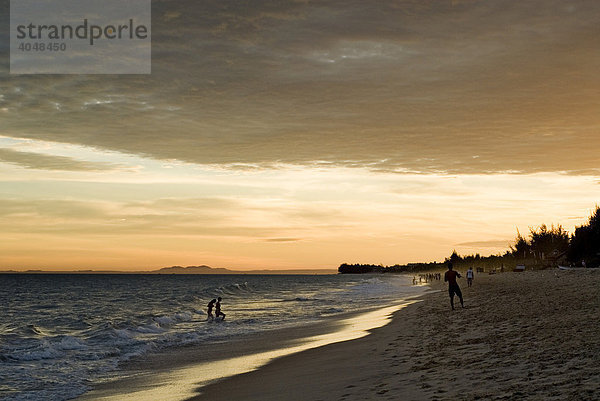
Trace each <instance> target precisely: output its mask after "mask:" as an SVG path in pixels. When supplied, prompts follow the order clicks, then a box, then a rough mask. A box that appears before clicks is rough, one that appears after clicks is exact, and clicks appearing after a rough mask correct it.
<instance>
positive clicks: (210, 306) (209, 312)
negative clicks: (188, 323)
mask: <svg viewBox="0 0 600 401" xmlns="http://www.w3.org/2000/svg"><path fill="white" fill-rule="evenodd" d="M219 299H220V298H219ZM215 302H217V300H216V299H213V300H212V301H210V302H209V303H208V306H207V309H206V314H207V316H206V320H209V319H210V320H214V319H215V317H214V316H213V314H212V310H213V307H214V306H215ZM219 309H220V307H219ZM219 309H217V311H218V310H219Z"/></svg>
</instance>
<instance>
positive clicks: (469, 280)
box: [467, 267, 473, 287]
mask: <svg viewBox="0 0 600 401" xmlns="http://www.w3.org/2000/svg"><path fill="white" fill-rule="evenodd" d="M472 285H473V268H472V267H469V270H467V287H471V286H472Z"/></svg>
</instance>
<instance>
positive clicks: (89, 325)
mask: <svg viewBox="0 0 600 401" xmlns="http://www.w3.org/2000/svg"><path fill="white" fill-rule="evenodd" d="M411 284H412V278H411V277H408V276H403V275H121V274H119V275H108V274H107V275H76V274H28V275H26V274H4V275H0V305H2V314H1V315H0V399H2V400H67V399H72V398H75V397H77V396H79V395H81V394H83V393H85V392H86V391H88V390H90V389H91V387H92V385H93V384H94V383H95V382H97V381H99V380H106V379H107V378H110V377H111V376H115V375H118V371H119V370H118V369H119V365H120V364H122V363H123V362H125V361H128V360H130V359H132V358H135V357H138V356H142V355H145V354H149V353H156V352H159V351H162V352H164V351H165V350H168V349H169V348H172V347H181V346H185V345H190V344H197V343H203V344H207V343H211V342H224V341H227V340H228V339H233V338H236V339H240V338H242V339H243V336H244V335H249V334H254V333H260V332H263V331H268V330H274V329H280V328H286V327H294V326H302V325H307V324H312V323H318V322H320V321H327V320H331V319H336V317H339V316H342V315H343V314H345V313H347V312H356V311H362V310H368V309H373V308H378V307H385V306H388V305H390V304H392V303H394V302H398V301H401V300H403V299H406V298H408V297H410V296H414V295H418V294H420V293H422V292H423V288H422V287H418V286H417V287H415V286H412V285H411ZM219 296H220V297H222V298H223V301H222V310H223V312H224V313H226V315H227V318H226V319H225V320H224V321H222V322H207V316H206V305H207V304H208V302H209V301H210V300H211V299H213V298H216V297H219Z"/></svg>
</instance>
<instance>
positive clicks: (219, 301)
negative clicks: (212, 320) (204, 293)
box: [215, 297, 225, 320]
mask: <svg viewBox="0 0 600 401" xmlns="http://www.w3.org/2000/svg"><path fill="white" fill-rule="evenodd" d="M219 316H223V319H221V320H225V314H224V313H223V312H221V297H219V298H217V305H216V307H215V317H216V318H218V317H219Z"/></svg>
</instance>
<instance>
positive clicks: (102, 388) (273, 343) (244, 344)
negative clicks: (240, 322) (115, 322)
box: [78, 299, 416, 401]
mask: <svg viewBox="0 0 600 401" xmlns="http://www.w3.org/2000/svg"><path fill="white" fill-rule="evenodd" d="M414 302H416V301H414V300H410V299H407V300H405V301H402V302H396V303H395V304H393V305H389V306H384V307H381V308H375V309H371V310H369V311H362V312H348V313H345V314H341V315H337V316H335V317H332V318H331V319H326V320H324V321H322V322H318V323H313V324H309V325H302V326H297V327H289V328H283V329H278V330H271V331H267V332H262V333H255V334H249V335H246V336H244V338H243V339H238V340H236V339H232V338H229V339H227V340H226V341H225V340H224V341H221V342H216V343H215V342H212V343H210V344H204V345H203V344H196V345H189V346H186V347H180V348H172V349H167V350H164V351H163V352H159V353H153V354H148V355H146V356H143V357H139V358H136V359H134V360H132V361H130V362H129V363H126V364H125V365H123V366H121V369H120V370H119V371H118V372H117V373H118V376H117V377H115V378H113V379H110V380H107V381H106V382H104V383H95V385H94V389H93V390H92V391H90V392H88V393H86V394H84V395H82V396H81V397H79V398H78V400H80V401H87V400H102V401H121V400H124V399H126V400H137V401H180V400H184V399H189V398H190V397H193V396H194V395H195V394H197V389H198V388H199V386H204V385H206V384H208V383H211V382H214V381H216V380H222V379H223V378H226V377H229V376H235V375H240V374H242V373H244V372H248V371H252V370H255V369H258V368H260V367H261V366H264V365H265V364H267V363H269V362H270V361H272V360H274V359H276V358H280V357H283V356H285V355H289V354H293V353H299V352H302V351H305V350H308V349H311V348H316V347H321V346H324V345H327V344H331V343H335V342H339V341H348V340H351V339H357V338H361V337H364V336H367V335H368V334H369V330H370V329H372V328H374V327H380V326H382V325H385V324H388V323H389V322H390V320H391V316H392V314H393V313H394V312H395V311H397V310H399V309H401V308H403V307H405V306H406V305H409V304H411V303H414Z"/></svg>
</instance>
